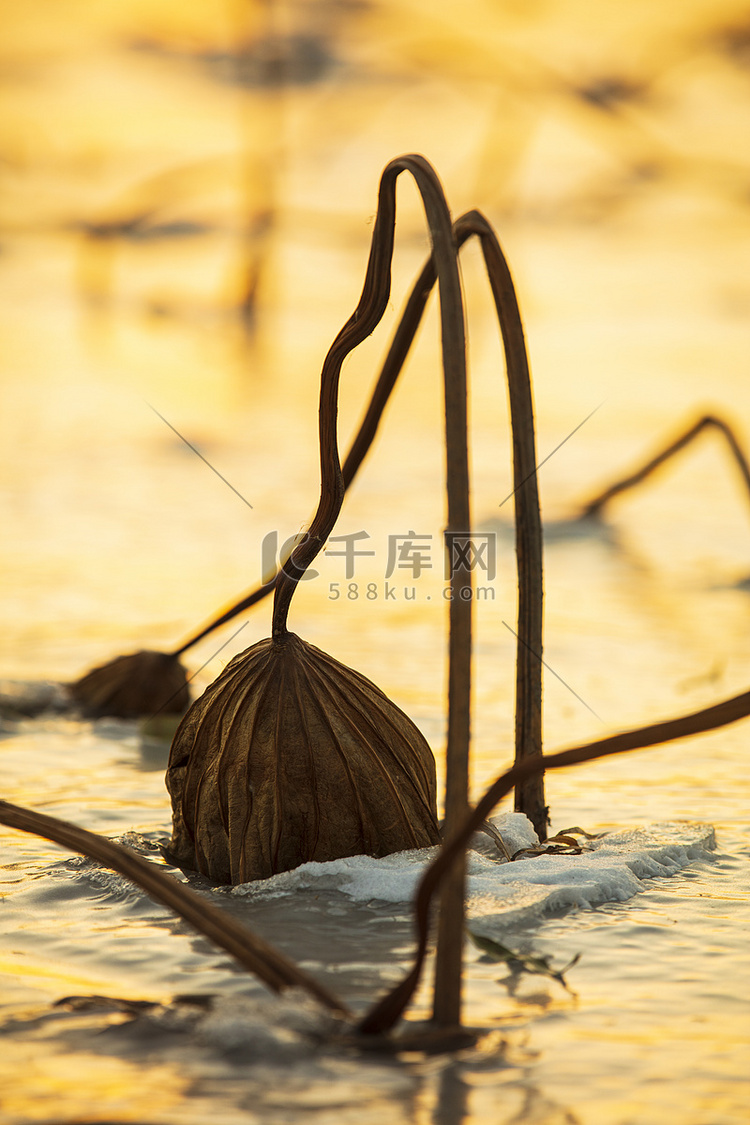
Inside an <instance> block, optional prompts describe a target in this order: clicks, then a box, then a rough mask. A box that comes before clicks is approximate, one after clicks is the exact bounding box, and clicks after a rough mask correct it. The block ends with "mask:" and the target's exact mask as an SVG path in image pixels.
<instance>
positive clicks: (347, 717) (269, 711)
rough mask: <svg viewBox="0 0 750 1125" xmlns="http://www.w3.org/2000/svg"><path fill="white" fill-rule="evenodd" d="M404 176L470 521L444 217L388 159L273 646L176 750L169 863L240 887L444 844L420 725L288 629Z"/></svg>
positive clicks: (457, 490)
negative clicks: (315, 864) (426, 269)
mask: <svg viewBox="0 0 750 1125" xmlns="http://www.w3.org/2000/svg"><path fill="white" fill-rule="evenodd" d="M406 170H408V171H409V172H411V174H412V175H413V177H414V179H415V180H416V182H417V185H418V187H419V189H420V191H421V193H422V197H423V200H424V203H425V209H426V212H427V215H428V221H429V226H430V234H431V238H432V243H433V254H434V258H435V262H436V266H437V273H438V278H439V283H440V293H441V316H442V327H443V362H444V368H445V386H446V417H447V419H449V420H450V421H449V422H448V424H447V446H448V474H447V476H448V525H449V530H455V531H456V532H458V531H461V532H463V533H465V532H466V531H467V530H468V528H469V526H470V524H469V512H468V455H467V449H466V370H465V343H464V324H463V308H462V301H461V289H460V282H459V278H458V265H457V260H456V254H455V248H454V239H453V232H452V227H451V220H450V213H449V211H448V208H447V204H446V203H445V199H444V197H443V193H442V188H441V187H440V184H439V181H438V179H437V176H436V175H435V173H434V172H433V170H432V168H431V167H430V166H429V164H428V163H427V162H426V161H425V160H423V158H421V157H414V156H412V157H403V158H400V159H398V160H395V161H392V162H391V164H389V165H388V166H387V168H386V169H385V171H384V173H383V176H382V178H381V184H380V192H379V201H378V213H377V218H376V222H375V228H374V231H373V238H372V246H371V251H370V258H369V261H368V267H367V273H366V277H365V284H364V287H363V291H362V296H361V298H360V301H359V304H358V306H357V308H356V310H355V312H354V313H353V314H352V316H351V317H350V319H349V320H348V321H347V323H346V324H345V325H344V327H343V329H342V330H341V332H340V333H339V335H338V336H337V338H336V340H335V341H334V343H333V345H332V347H331V349H330V351H329V353H328V355H327V357H326V360H325V362H324V365H323V371H322V375H321V391H320V454H321V497H320V503H319V506H318V510H317V512H316V514H315V517H314V518H313V521H312V524H311V526H310V528H309V531H308V532H307V533H306V535H305V536H304V537H303V539H302V540H301V542H300V543H299V544H298V545H297V547H296V548H295V549H294V551H293V553H292V555H291V557H290V558H289V560H288V561H287V563H286V564H285V565H284V567H283V568H282V570H281V572H280V573H279V575H278V576H277V580H276V583H275V601H274V612H273V624H272V635H271V637H270V639H268V640H264V641H261V642H259V643H258V644H256V645H254V646H253V647H252V648H250V649H248V650H247V651H246V652H244V653H242V654H240V655H239V656H238V657H236V658H235V659H234V660H233V661H232V662H231V663H230V664H229V666H228V667H227V668H226V669H225V671H224V672H223V673H222V675H221V676H219V678H218V679H217V680H216V681H215V682H214V684H212V685H211V686H210V687H209V689H208V690H207V691H206V692H205V693H204V695H203V696H202V697H201V698H200V699H199V700H197V701H196V703H194V704H193V706H192V707H191V708H190V710H189V711H188V713H187V714H186V716H185V717H184V719H183V721H182V723H181V724H180V727H179V728H178V730H177V732H176V734H175V737H174V741H173V743H172V749H171V752H170V759H169V764H168V768H167V788H168V790H169V793H170V796H171V798H172V809H173V832H172V840H171V843H170V853H171V855H172V856H173V857H174V858H175V859H176V860H177V862H179V863H180V864H181V865H183V866H186V867H191V868H195V869H197V870H199V871H201V872H202V873H204V874H205V875H207V876H208V877H209V878H211V879H213V880H215V881H217V882H233V883H237V882H241V881H244V880H248V879H258V878H263V877H267V876H270V875H273V874H275V873H277V872H279V871H284V870H289V869H290V868H293V867H296V866H298V865H299V864H301V863H305V862H307V861H309V860H319V861H322V860H330V859H335V858H339V857H343V856H348V855H356V854H362V853H367V854H371V855H376V856H377V855H385V854H389V853H391V852H394V851H402V850H405V849H409V848H417V847H425V846H428V845H430V844H437V843H438V842H439V840H440V835H439V831H438V825H437V795H436V782H435V764H434V759H433V756H432V752H431V750H430V748H429V746H428V745H427V742H426V741H425V739H424V738H423V736H422V735H421V734H420V732H419V731H418V729H417V728H416V727H415V726H414V724H413V723H412V722H411V720H410V719H408V718H407V716H406V715H404V714H403V712H401V711H400V710H399V709H398V708H397V707H396V706H395V705H394V704H393V703H391V702H390V700H388V699H387V697H386V696H385V695H383V693H382V692H381V691H379V689H378V688H376V687H375V686H374V685H373V684H371V683H370V682H369V681H368V680H366V679H365V678H364V677H363V676H361V675H360V674H359V673H357V672H354V671H352V670H351V669H349V668H346V667H345V666H343V665H342V664H340V663H338V662H337V661H335V660H333V659H332V658H331V657H330V656H328V655H326V654H325V653H323V652H321V651H320V650H319V649H317V648H315V647H313V646H312V645H309V644H307V643H306V642H305V641H303V640H301V639H300V638H299V637H297V636H296V635H295V634H293V633H290V632H289V631H288V629H287V615H288V612H289V607H290V603H291V599H292V595H293V594H294V591H295V589H296V586H297V584H298V582H299V579H300V577H301V576H302V574H304V572H305V570H306V569H307V567H308V566H309V565H310V563H311V562H312V561H313V559H314V558H315V556H316V555H317V553H318V552H319V551H320V549H321V548H322V546H323V544H324V543H325V541H326V539H327V537H328V536H329V534H330V532H331V530H332V528H333V526H334V524H335V521H336V518H337V516H338V514H339V510H340V508H341V504H342V501H343V497H344V491H345V487H344V478H343V474H342V470H341V465H340V462H339V455H338V443H337V434H336V416H337V402H338V384H339V376H340V371H341V365H342V363H343V360H344V359H345V357H346V355H347V354H348V353H349V352H350V351H351V350H352V349H353V348H354V347H356V346H357V345H358V344H359V343H360V342H361V341H362V340H364V339H365V338H366V337H367V336H368V335H369V334H370V333H371V332H372V331H373V329H374V328H375V326H376V325H377V323H378V322H379V320H380V319H381V317H382V315H383V312H384V311H385V308H386V306H387V303H388V298H389V295H390V264H391V259H392V254H393V242H394V231H395V185H396V179H397V177H398V176H399V174H400V173H401V172H402V171H406ZM467 583H469V584H470V578H469V576H468V575H467V574H466V573H464V572H458V573H457V575H456V577H455V593H456V596H455V598H454V599H453V602H452V604H451V635H450V636H451V639H450V645H449V647H450V654H449V655H450V668H451V670H450V684H449V731H448V743H449V749H448V757H449V761H453V762H458V763H459V771H458V778H459V780H458V784H457V785H456V784H454V787H453V792H454V793H457V794H458V796H457V798H455V797H454V804H455V806H456V810H457V812H458V813H460V815H461V816H462V815H463V814H464V812H465V811H466V807H467V795H466V789H467V785H466V773H467V767H468V735H469V730H468V722H469V704H468V700H469V663H470V650H471V607H470V605H469V604H468V601H467V599H466V598H465V597H464V598H462V597H460V591H461V590H462V589H464V587H465V586H466V584H467ZM461 763H463V774H462V773H461ZM449 769H450V767H449ZM462 777H463V780H462ZM449 801H450V798H449V799H448V803H449Z"/></svg>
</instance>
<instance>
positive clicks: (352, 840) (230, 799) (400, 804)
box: [166, 633, 440, 883]
mask: <svg viewBox="0 0 750 1125" xmlns="http://www.w3.org/2000/svg"><path fill="white" fill-rule="evenodd" d="M166 780H167V788H168V790H169V793H170V795H171V798H172V810H173V831H172V840H171V843H170V849H169V850H170V854H171V856H172V858H173V859H174V860H175V861H176V862H177V863H178V864H179V865H180V866H183V867H188V868H192V869H196V870H198V871H200V872H202V873H203V874H204V875H206V876H207V877H208V878H209V879H211V880H212V881H213V882H215V883H243V882H247V881H249V880H252V879H264V878H267V877H269V876H270V875H274V874H276V873H277V872H279V871H288V870H290V869H291V868H294V867H298V866H299V865H300V864H302V863H306V862H307V861H309V860H318V861H323V860H330V859H339V858H343V857H345V856H352V855H361V854H366V855H373V856H382V855H388V854H390V853H391V852H398V851H404V850H407V849H410V848H422V847H427V846H430V845H432V844H437V843H439V842H440V836H439V832H438V825H437V808H436V782H435V762H434V758H433V756H432V752H431V750H430V748H429V746H428V744H427V742H426V740H425V738H424V737H423V736H422V734H421V733H420V732H419V730H418V729H417V728H416V727H415V725H414V724H413V723H412V721H411V720H410V719H409V718H408V717H407V716H406V715H405V714H404V713H403V711H401V710H400V709H399V708H398V707H396V706H395V704H393V703H392V702H391V701H390V700H389V699H388V698H387V696H385V695H384V694H383V692H382V691H380V689H379V688H377V687H375V685H374V684H373V683H371V682H370V681H369V680H368V679H366V678H365V677H364V676H362V675H360V674H359V673H358V672H355V671H353V670H352V669H351V668H347V667H346V666H345V665H343V664H340V663H339V662H338V661H336V660H334V659H333V658H332V657H330V656H328V655H327V654H326V653H324V652H321V651H320V649H317V648H315V647H313V646H312V645H310V644H307V643H306V642H305V641H303V640H301V639H300V638H299V637H298V636H296V635H295V634H294V633H284V634H283V635H281V636H278V637H275V638H273V639H269V640H263V641H260V642H259V643H258V644H256V645H254V646H253V647H252V648H250V649H248V650H247V651H246V652H244V653H241V654H240V655H239V656H237V657H235V659H234V660H232V661H231V663H230V664H229V665H228V666H227V668H226V669H225V671H224V672H223V673H222V675H221V676H219V678H218V679H217V680H216V681H215V682H214V683H213V684H211V685H210V687H208V688H207V690H206V692H205V693H204V694H203V695H202V696H201V698H200V699H198V700H197V701H196V702H195V703H194V704H193V705H192V707H191V708H190V710H189V711H188V712H187V714H186V715H185V717H184V718H183V720H182V722H181V724H180V726H179V727H178V729H177V732H176V734H175V737H174V741H173V743H172V749H171V752H170V759H169V766H168V768H167V779H166Z"/></svg>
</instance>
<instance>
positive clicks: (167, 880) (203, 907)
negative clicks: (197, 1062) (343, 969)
mask: <svg viewBox="0 0 750 1125" xmlns="http://www.w3.org/2000/svg"><path fill="white" fill-rule="evenodd" d="M0 824H7V825H8V827H9V828H16V829H19V830H20V831H21V832H31V833H32V834H33V835H35V836H43V837H44V838H45V839H46V840H52V841H53V842H54V843H56V844H59V845H60V846H61V847H63V848H68V849H69V850H70V851H73V852H79V853H80V854H82V855H85V856H88V857H89V858H90V859H94V860H96V861H97V863H101V864H103V865H104V866H105V867H108V868H111V869H112V870H113V871H117V872H118V873H119V874H120V875H124V876H125V878H126V879H129V880H130V881H131V882H132V883H135V884H136V886H138V887H141V889H142V890H144V891H145V892H146V893H147V894H148V895H150V897H151V898H153V899H155V900H156V901H157V902H160V903H162V905H163V906H166V907H168V908H169V909H170V910H173V911H174V912H175V914H179V916H180V917H181V918H184V919H185V921H186V922H189V923H190V925H191V926H193V928H194V929H196V930H198V932H199V933H201V934H203V935H204V936H205V937H207V938H208V939H209V940H210V941H212V942H213V943H214V945H218V946H219V948H220V949H224V950H225V951H226V952H227V953H229V954H230V955H231V956H232V957H234V958H235V960H236V961H238V962H239V963H240V965H242V966H243V968H245V969H248V970H249V971H250V972H251V973H254V974H255V975H256V976H257V977H258V978H259V979H260V980H261V981H263V983H264V984H265V985H267V986H268V988H270V989H272V991H274V992H283V991H284V990H285V989H287V988H302V989H304V990H305V992H307V993H308V994H309V995H310V996H312V997H313V998H314V999H315V1000H317V1001H318V1002H319V1003H321V1004H323V1005H324V1006H325V1007H326V1008H329V1009H330V1010H331V1011H333V1012H338V1013H340V1014H342V1015H347V1016H348V1015H349V1012H348V1009H347V1007H346V1005H345V1004H344V1003H343V1002H342V1001H341V1000H339V999H338V998H337V997H336V996H334V995H333V993H331V992H329V991H328V989H327V988H324V987H323V985H321V984H319V983H318V982H317V981H316V980H314V979H313V978H312V977H310V976H308V975H307V973H304V972H303V971H302V970H301V969H299V968H298V967H297V966H296V965H295V964H294V962H293V961H290V960H289V959H288V958H286V957H285V956H284V955H283V954H282V953H279V952H278V950H276V949H274V948H273V946H271V945H269V944H268V942H266V941H264V940H263V939H262V938H260V937H258V936H257V935H256V934H254V933H252V931H251V930H248V929H247V927H246V926H243V925H242V923H241V922H238V921H237V920H236V919H235V918H233V917H232V916H231V915H230V914H227V913H225V912H224V911H223V910H219V909H218V908H217V907H215V906H214V905H213V904H212V903H210V902H209V901H208V899H206V898H205V897H204V896H203V895H199V894H197V893H196V892H195V891H193V890H191V889H190V887H186V886H185V885H184V884H183V883H180V882H178V881H177V879H175V878H173V876H171V875H169V874H168V873H167V872H166V871H162V870H161V869H160V868H158V867H157V866H156V865H155V864H153V863H149V861H148V860H146V859H143V858H142V857H141V856H139V855H136V854H135V852H132V851H131V850H130V849H129V848H124V847H122V846H121V845H120V844H116V843H115V842H114V841H113V840H108V839H107V838H106V837H105V836H99V835H97V834H96V833H94V832H89V831H87V830H86V829H85V828H79V827H78V826H77V825H75V824H70V823H69V822H68V821H65V820H59V819H58V818H57V817H54V816H47V815H46V814H45V813H40V812H35V811H33V810H32V809H26V808H22V807H21V806H19V805H12V804H10V803H9V802H8V801H0Z"/></svg>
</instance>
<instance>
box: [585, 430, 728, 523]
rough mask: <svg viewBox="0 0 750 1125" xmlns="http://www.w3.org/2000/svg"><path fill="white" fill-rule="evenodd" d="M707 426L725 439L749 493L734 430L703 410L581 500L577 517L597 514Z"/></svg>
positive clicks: (682, 447)
mask: <svg viewBox="0 0 750 1125" xmlns="http://www.w3.org/2000/svg"><path fill="white" fill-rule="evenodd" d="M707 429H714V430H717V431H718V433H719V434H720V435H721V436H722V437H724V438H725V439H726V442H727V445H728V446H729V451H730V453H731V454H732V456H733V457H734V460H735V462H736V464H737V468H738V469H739V471H740V476H741V477H742V480H743V482H744V484H745V487H746V488H747V491H748V497H750V465H749V464H748V461H747V457H746V456H745V454H744V453H743V451H742V447H741V445H740V443H739V441H738V439H737V436H736V434H735V433H734V430H733V429H732V428H731V426H730V425H729V424H728V422H725V421H724V420H723V419H722V418H717V417H716V416H715V415H713V414H705V415H704V416H703V417H702V418H699V419H698V421H697V422H695V423H694V424H693V425H692V426H689V427H688V428H687V430H685V431H684V432H683V433H681V434H680V435H679V436H678V437H676V438H674V439H673V440H672V441H670V442H669V443H668V444H667V445H666V446H665V447H664V449H662V450H661V451H660V452H659V453H657V454H655V455H654V456H653V457H651V458H650V459H649V460H648V461H646V462H645V464H643V465H641V467H640V468H639V469H636V470H635V472H633V473H629V474H628V476H626V477H623V478H622V479H621V480H618V481H615V483H614V484H611V485H609V487H608V488H605V489H604V490H603V491H602V492H599V493H597V495H596V496H594V497H593V498H592V499H591V500H588V501H587V502H586V503H585V504H583V505H582V507H581V513H580V516H579V518H580V519H586V518H587V517H590V516H598V515H599V514H600V512H601V510H602V508H604V507H605V505H607V504H608V503H609V501H610V500H612V499H613V498H614V497H615V496H618V495H619V494H620V493H621V492H626V491H627V489H629V488H633V487H634V486H635V485H637V484H640V483H641V481H643V480H645V479H646V478H647V477H649V476H651V474H652V473H653V472H654V471H655V470H656V469H658V468H659V466H660V465H663V464H664V462H665V461H668V460H669V458H670V457H673V456H674V454H675V453H679V451H680V450H681V449H684V448H685V446H686V445H689V444H690V442H691V441H693V440H694V438H697V437H698V435H699V434H701V433H702V432H703V431H704V430H707Z"/></svg>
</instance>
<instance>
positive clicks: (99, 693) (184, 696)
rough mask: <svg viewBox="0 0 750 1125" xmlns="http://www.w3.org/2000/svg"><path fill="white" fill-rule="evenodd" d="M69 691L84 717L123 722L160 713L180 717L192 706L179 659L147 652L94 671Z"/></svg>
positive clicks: (120, 658) (170, 655)
mask: <svg viewBox="0 0 750 1125" xmlns="http://www.w3.org/2000/svg"><path fill="white" fill-rule="evenodd" d="M68 691H69V692H70V694H71V696H72V697H73V699H74V700H75V702H76V703H77V704H78V706H79V707H80V708H81V710H82V711H83V712H84V714H86V715H94V716H96V715H116V716H119V717H120V718H122V719H135V718H138V717H139V716H141V715H148V714H153V713H157V712H159V713H160V712H164V713H165V714H170V715H181V714H182V712H183V711H184V710H185V708H186V707H187V706H188V704H189V703H190V689H189V688H188V683H187V673H186V672H185V669H184V668H183V666H182V664H180V661H179V660H178V658H177V656H174V655H172V654H171V653H166V652H151V651H148V650H144V651H143V652H134V653H131V654H130V655H129V656H120V657H118V658H117V660H112V661H110V662H109V663H108V664H103V665H101V666H100V667H98V668H94V669H92V671H91V672H89V673H88V674H87V675H85V676H82V677H81V679H80V680H76V681H75V683H72V684H70V685H69V686H68Z"/></svg>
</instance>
